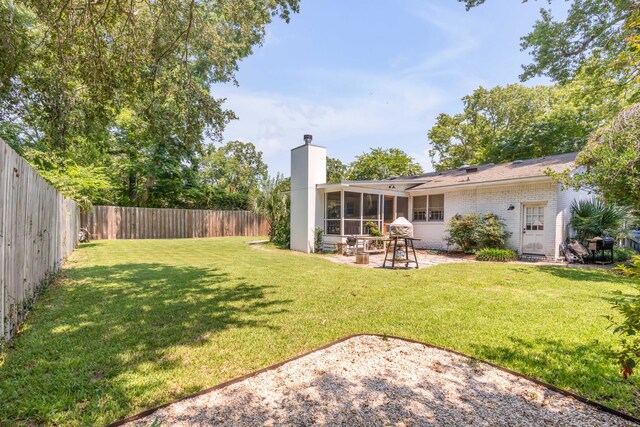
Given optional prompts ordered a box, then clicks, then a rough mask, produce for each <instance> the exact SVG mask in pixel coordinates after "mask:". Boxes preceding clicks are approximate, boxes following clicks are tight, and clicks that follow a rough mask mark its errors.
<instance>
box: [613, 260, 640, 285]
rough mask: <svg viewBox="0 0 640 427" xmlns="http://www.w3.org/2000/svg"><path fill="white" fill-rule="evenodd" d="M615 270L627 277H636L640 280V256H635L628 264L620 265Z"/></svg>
mask: <svg viewBox="0 0 640 427" xmlns="http://www.w3.org/2000/svg"><path fill="white" fill-rule="evenodd" d="M613 270H614V271H615V272H617V273H621V274H623V275H625V276H627V277H635V278H639V279H640V255H634V256H633V257H632V258H631V261H630V262H629V263H628V264H620V265H619V266H617V267H615V268H614V269H613Z"/></svg>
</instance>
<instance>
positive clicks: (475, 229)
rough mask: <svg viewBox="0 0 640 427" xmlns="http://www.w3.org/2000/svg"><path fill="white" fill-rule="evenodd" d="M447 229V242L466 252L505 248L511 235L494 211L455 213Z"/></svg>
mask: <svg viewBox="0 0 640 427" xmlns="http://www.w3.org/2000/svg"><path fill="white" fill-rule="evenodd" d="M447 231H448V233H449V236H448V237H447V238H446V241H447V243H448V244H449V245H455V246H457V247H459V248H460V250H462V251H463V252H466V253H469V252H471V253H472V252H473V251H474V250H477V249H483V248H503V247H504V245H505V244H506V241H507V238H508V237H509V235H510V233H509V232H507V231H506V230H505V229H504V223H503V222H502V220H501V219H500V218H498V217H497V216H496V215H494V214H492V213H487V214H485V215H480V214H477V213H472V214H467V215H455V216H454V217H453V218H451V220H449V223H448V224H447Z"/></svg>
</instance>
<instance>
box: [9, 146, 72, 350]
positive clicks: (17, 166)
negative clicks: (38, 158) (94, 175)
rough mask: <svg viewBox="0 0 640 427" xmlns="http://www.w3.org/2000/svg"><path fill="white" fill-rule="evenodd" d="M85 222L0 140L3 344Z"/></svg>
mask: <svg viewBox="0 0 640 427" xmlns="http://www.w3.org/2000/svg"><path fill="white" fill-rule="evenodd" d="M80 221H81V218H80V213H79V209H78V207H77V205H76V203H75V202H74V201H72V200H70V199H66V198H64V197H63V196H62V195H61V194H60V193H58V192H57V191H56V189H55V188H53V187H52V186H50V185H49V184H48V183H47V182H46V181H45V180H44V179H43V178H42V177H41V176H40V175H38V173H37V172H36V171H35V170H34V169H33V168H31V166H30V165H29V164H28V163H27V162H26V161H25V160H24V159H22V158H21V157H20V156H19V155H18V154H17V153H16V152H15V151H13V150H12V149H11V148H10V147H9V146H8V145H7V144H6V143H5V142H4V141H2V140H0V341H2V340H8V339H10V338H11V337H12V336H13V334H14V333H15V331H16V329H17V327H18V326H19V324H20V323H21V322H22V321H23V320H24V317H25V315H26V313H27V311H28V310H29V309H30V307H31V305H32V304H33V302H34V301H35V299H36V298H37V297H38V295H39V293H40V291H41V290H42V288H43V285H44V284H45V283H46V281H47V280H49V279H50V277H51V275H52V274H54V273H56V272H57V271H58V270H59V268H60V266H61V265H62V261H63V260H64V258H65V257H67V256H68V255H69V254H70V253H71V252H72V251H73V250H74V249H75V247H76V244H77V236H78V231H79V226H80Z"/></svg>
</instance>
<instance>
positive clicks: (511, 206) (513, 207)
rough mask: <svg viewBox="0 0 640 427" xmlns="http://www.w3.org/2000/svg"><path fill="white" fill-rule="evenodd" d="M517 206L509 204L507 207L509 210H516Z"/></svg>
mask: <svg viewBox="0 0 640 427" xmlns="http://www.w3.org/2000/svg"><path fill="white" fill-rule="evenodd" d="M515 208H516V207H515V206H513V205H509V207H508V208H507V210H508V211H512V210H514V209H515Z"/></svg>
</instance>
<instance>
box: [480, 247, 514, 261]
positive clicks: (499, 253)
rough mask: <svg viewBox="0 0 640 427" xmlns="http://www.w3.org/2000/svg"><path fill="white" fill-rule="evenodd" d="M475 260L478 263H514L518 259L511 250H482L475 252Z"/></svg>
mask: <svg viewBox="0 0 640 427" xmlns="http://www.w3.org/2000/svg"><path fill="white" fill-rule="evenodd" d="M476 259H477V260H478V261H498V262H506V261H515V260H517V259H518V254H517V253H516V251H512V250H511V249H493V248H484V249H480V250H479V251H478V252H476Z"/></svg>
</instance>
